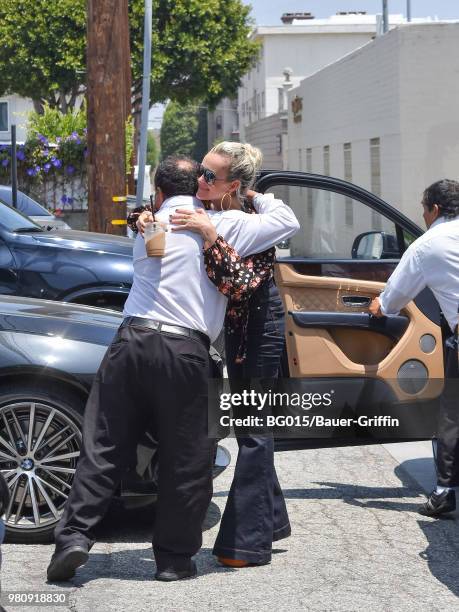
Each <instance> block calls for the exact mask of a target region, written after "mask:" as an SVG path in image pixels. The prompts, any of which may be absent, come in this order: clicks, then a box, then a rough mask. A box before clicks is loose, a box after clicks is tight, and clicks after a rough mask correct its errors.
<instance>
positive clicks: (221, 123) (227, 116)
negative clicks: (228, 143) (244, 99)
mask: <svg viewBox="0 0 459 612" xmlns="http://www.w3.org/2000/svg"><path fill="white" fill-rule="evenodd" d="M207 139H208V148H209V149H210V148H211V147H213V145H214V144H215V143H217V142H219V141H222V140H236V141H237V140H239V118H238V114H237V100H231V99H230V98H223V100H221V101H220V102H219V103H218V105H217V106H216V107H215V110H213V111H209V112H208V113H207Z"/></svg>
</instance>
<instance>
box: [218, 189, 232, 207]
mask: <svg viewBox="0 0 459 612" xmlns="http://www.w3.org/2000/svg"><path fill="white" fill-rule="evenodd" d="M226 197H228V198H229V200H230V203H229V205H228V207H227V208H223V202H224V200H225V198H226ZM230 206H231V194H230V193H229V192H228V191H227V192H226V193H225V194H224V195H223V197H222V199H221V200H220V208H221V209H222V210H223V211H225V212H226V211H227V210H229V209H230Z"/></svg>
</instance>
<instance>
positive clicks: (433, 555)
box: [418, 520, 459, 597]
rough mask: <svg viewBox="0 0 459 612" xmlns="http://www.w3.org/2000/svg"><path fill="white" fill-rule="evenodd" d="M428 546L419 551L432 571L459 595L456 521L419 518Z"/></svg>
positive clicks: (458, 554)
mask: <svg viewBox="0 0 459 612" xmlns="http://www.w3.org/2000/svg"><path fill="white" fill-rule="evenodd" d="M418 525H419V527H420V528H421V529H422V532H423V533H424V535H425V537H426V540H427V542H428V546H427V548H426V549H425V550H423V551H422V552H420V553H419V556H420V557H421V558H422V559H424V560H425V561H427V565H428V566H429V570H430V573H431V574H432V576H434V578H436V579H437V580H438V581H439V582H441V583H442V584H444V585H445V586H446V587H447V588H448V589H449V590H450V591H451V593H453V595H456V597H459V531H458V529H457V524H456V522H455V521H451V520H450V521H446V520H441V521H440V520H436V521H432V520H419V521H418Z"/></svg>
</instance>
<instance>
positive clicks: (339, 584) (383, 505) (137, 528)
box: [2, 440, 459, 612]
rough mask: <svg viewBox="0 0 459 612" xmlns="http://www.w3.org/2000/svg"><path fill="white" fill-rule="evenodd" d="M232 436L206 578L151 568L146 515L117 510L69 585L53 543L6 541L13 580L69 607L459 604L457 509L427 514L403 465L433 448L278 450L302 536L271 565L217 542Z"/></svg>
mask: <svg viewBox="0 0 459 612" xmlns="http://www.w3.org/2000/svg"><path fill="white" fill-rule="evenodd" d="M226 444H227V446H228V448H230V450H231V452H232V453H233V462H232V465H231V468H229V469H228V470H227V471H226V473H225V474H223V475H222V476H221V477H220V478H219V479H217V480H216V481H215V495H214V498H213V502H212V504H211V507H210V508H209V512H208V516H207V519H206V524H205V533H204V544H203V548H202V550H201V552H200V553H199V555H198V556H197V564H198V570H199V577H198V578H197V579H195V580H187V581H182V582H178V583H170V584H167V583H159V582H156V581H155V580H153V574H154V571H155V566H154V562H153V559H152V553H151V548H150V545H149V541H150V538H151V527H150V525H149V522H148V517H145V516H143V517H142V519H143V520H142V521H140V520H138V521H136V524H133V522H132V521H131V522H129V523H127V521H126V517H117V518H113V517H112V518H111V519H110V520H109V521H105V523H104V525H103V526H102V528H101V531H100V535H99V541H98V543H97V544H96V545H95V546H94V548H93V550H92V551H91V555H90V560H89V562H88V563H87V565H86V566H85V567H84V568H81V569H80V570H78V572H77V575H76V577H75V579H74V580H72V581H71V582H68V583H63V585H62V586H58V585H47V584H46V582H45V580H46V578H45V570H46V566H47V564H48V561H49V558H50V555H51V553H52V546H50V545H49V546H48V545H46V546H45V545H39V546H24V545H13V544H6V545H4V546H3V568H2V587H3V589H4V590H6V589H8V590H22V591H24V590H25V591H44V590H48V591H50V590H52V591H66V592H68V593H69V604H68V606H67V609H69V610H72V611H78V612H80V611H81V612H86V611H88V612H89V611H91V612H92V611H97V612H105V611H108V610H110V611H111V610H116V611H123V612H124V611H131V610H132V611H135V612H141V611H144V610H145V611H147V610H148V611H151V610H161V611H163V610H164V611H168V612H170V611H173V610H180V611H187V610H206V609H209V610H210V609H212V610H228V611H236V610H250V609H253V610H257V611H258V610H267V611H268V610H269V611H270V612H271V611H272V610H276V611H277V610H289V611H291V610H313V611H322V610H330V611H332V610H333V611H338V610H346V611H355V610H360V609H372V610H378V611H379V610H388V611H389V610H390V611H391V612H392V611H398V610H403V611H405V610H416V611H418V610H419V609H428V610H442V611H445V610H446V611H448V610H451V611H452V610H457V609H458V607H459V600H458V595H459V530H458V523H457V518H456V519H450V520H447V519H444V520H439V521H435V520H433V519H428V518H424V517H421V516H420V515H418V514H417V513H416V508H417V506H418V505H419V503H420V502H422V500H423V498H424V496H423V493H422V489H421V487H420V485H419V483H418V482H416V480H414V479H413V478H412V477H411V476H409V475H408V473H407V472H406V471H405V469H404V466H405V467H406V466H408V467H410V465H411V467H412V464H416V465H417V469H418V473H419V465H420V464H419V461H421V463H422V461H424V467H425V469H426V470H427V471H428V470H429V469H430V470H431V465H430V460H428V459H422V458H421V459H419V456H418V459H417V460H416V461H414V460H410V452H409V448H410V447H408V451H407V450H406V448H405V447H406V445H405V447H404V449H403V448H402V449H401V450H400V449H398V450H397V449H396V452H395V451H394V450H393V448H392V447H383V446H380V445H378V446H367V447H355V448H351V447H348V448H342V449H324V450H310V451H295V452H288V453H278V454H277V455H276V458H277V467H278V472H279V478H280V481H281V483H282V486H283V487H284V490H285V495H286V499H287V504H288V509H289V513H290V518H291V522H292V531H293V533H292V536H291V537H290V538H288V539H286V540H282V541H280V542H277V543H276V547H275V553H274V555H273V561H272V563H271V565H268V566H263V567H252V568H245V569H240V570H235V569H229V568H222V567H219V566H218V565H217V564H216V562H215V560H214V558H213V556H212V554H211V550H212V544H213V541H214V539H215V535H216V532H217V528H218V521H219V518H220V513H221V512H222V509H223V507H224V504H225V501H226V496H227V492H228V489H229V485H230V481H231V475H232V470H233V465H234V456H235V452H234V448H235V443H234V440H230V441H228V442H227V443H226ZM418 455H419V454H418ZM400 457H401V459H400ZM398 461H402V463H401V465H400V464H399V462H398ZM410 461H411V463H410ZM415 467H416V466H415ZM410 471H411V472H412V473H413V474H414V475H415V476H416V470H414V472H413V471H412V470H410ZM424 471H425V470H424ZM5 607H6V609H7V610H24V611H30V610H39V609H43V608H38V607H36V606H30V607H22V606H21V607H10V606H5ZM45 609H51V608H45ZM52 609H55V610H60V609H64V608H58V607H53V608H52Z"/></svg>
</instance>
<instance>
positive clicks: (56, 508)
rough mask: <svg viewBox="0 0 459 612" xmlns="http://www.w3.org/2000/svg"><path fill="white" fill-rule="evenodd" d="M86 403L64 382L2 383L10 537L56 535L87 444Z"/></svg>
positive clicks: (30, 539)
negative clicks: (84, 429) (83, 441)
mask: <svg viewBox="0 0 459 612" xmlns="http://www.w3.org/2000/svg"><path fill="white" fill-rule="evenodd" d="M84 404H85V403H84V399H83V398H82V397H80V396H79V395H78V394H77V393H74V392H72V391H71V390H69V389H67V388H66V387H62V386H61V385H60V384H59V383H54V382H53V383H50V384H49V385H44V384H32V383H17V384H15V385H8V386H3V387H0V436H1V438H0V470H1V473H2V474H3V475H4V476H5V478H6V479H7V482H8V488H9V493H10V501H9V503H8V506H7V507H6V510H5V517H4V520H5V526H6V541H7V542H16V543H23V544H37V543H43V542H50V541H52V540H53V535H54V528H55V526H56V524H57V522H58V521H59V519H60V517H61V516H62V512H63V507H64V505H65V501H66V499H67V497H68V493H69V491H70V489H71V486H72V482H73V478H74V473H75V467H76V462H77V460H78V456H79V452H80V449H81V431H82V422H83V410H84ZM31 420H32V422H33V429H32V435H31V436H30V440H29V434H30V422H31ZM45 426H46V429H45ZM18 428H20V430H19V429H18ZM44 429H45V431H43V430H44ZM5 442H6V443H5Z"/></svg>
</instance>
